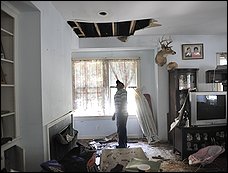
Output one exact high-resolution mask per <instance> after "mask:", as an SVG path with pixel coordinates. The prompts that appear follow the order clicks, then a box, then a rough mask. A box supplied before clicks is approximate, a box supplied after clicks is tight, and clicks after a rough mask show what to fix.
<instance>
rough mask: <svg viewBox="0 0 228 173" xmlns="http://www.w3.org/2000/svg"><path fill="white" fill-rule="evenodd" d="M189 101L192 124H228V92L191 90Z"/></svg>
mask: <svg viewBox="0 0 228 173" xmlns="http://www.w3.org/2000/svg"><path fill="white" fill-rule="evenodd" d="M189 101H190V125H191V126H209V125H224V124H225V125H226V124H227V92H225V91H198V92H197V91H196V92H190V93H189Z"/></svg>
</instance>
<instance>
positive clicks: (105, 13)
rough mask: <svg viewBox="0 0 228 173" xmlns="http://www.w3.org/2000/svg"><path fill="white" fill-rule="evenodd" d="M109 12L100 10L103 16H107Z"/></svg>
mask: <svg viewBox="0 0 228 173" xmlns="http://www.w3.org/2000/svg"><path fill="white" fill-rule="evenodd" d="M107 14H108V13H107V12H106V11H100V12H99V15H101V16H106V15H107Z"/></svg>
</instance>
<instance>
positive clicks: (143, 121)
mask: <svg viewBox="0 0 228 173" xmlns="http://www.w3.org/2000/svg"><path fill="white" fill-rule="evenodd" d="M135 101H136V105H137V106H136V107H137V108H136V116H137V118H138V121H139V125H140V127H141V130H142V132H143V134H144V135H145V137H146V139H147V141H148V143H149V144H150V143H154V142H157V141H158V140H159V138H158V135H157V126H156V121H155V117H154V115H153V111H152V110H151V108H150V106H149V103H148V101H147V99H146V97H145V96H144V95H143V94H142V91H141V90H140V89H139V88H137V89H135Z"/></svg>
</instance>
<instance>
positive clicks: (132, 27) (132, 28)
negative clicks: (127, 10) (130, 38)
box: [129, 20, 136, 35]
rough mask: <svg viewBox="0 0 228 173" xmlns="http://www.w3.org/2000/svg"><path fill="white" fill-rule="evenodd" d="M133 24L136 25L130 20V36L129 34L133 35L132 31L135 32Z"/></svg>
mask: <svg viewBox="0 0 228 173" xmlns="http://www.w3.org/2000/svg"><path fill="white" fill-rule="evenodd" d="M135 24H136V21H135V20H132V21H131V25H130V30H129V33H130V35H131V34H134V31H135Z"/></svg>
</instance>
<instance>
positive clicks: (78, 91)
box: [72, 58, 139, 116]
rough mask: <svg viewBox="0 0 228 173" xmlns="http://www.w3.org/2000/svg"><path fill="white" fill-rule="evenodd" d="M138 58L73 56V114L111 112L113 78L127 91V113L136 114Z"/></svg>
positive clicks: (88, 114) (94, 114) (114, 83)
mask: <svg viewBox="0 0 228 173" xmlns="http://www.w3.org/2000/svg"><path fill="white" fill-rule="evenodd" d="M138 67H139V58H133V59H108V58H105V59H93V60H91V59H87V60H72V73H73V81H72V82H73V109H74V111H75V115H76V116H107V115H113V113H114V111H115V109H114V94H115V92H116V90H117V89H116V80H117V79H119V80H120V81H122V82H123V83H124V84H125V87H126V90H127V92H128V108H129V109H128V113H129V115H135V109H134V108H135V106H136V105H135V99H134V88H137V87H138V82H137V81H138V70H139V69H138Z"/></svg>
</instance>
